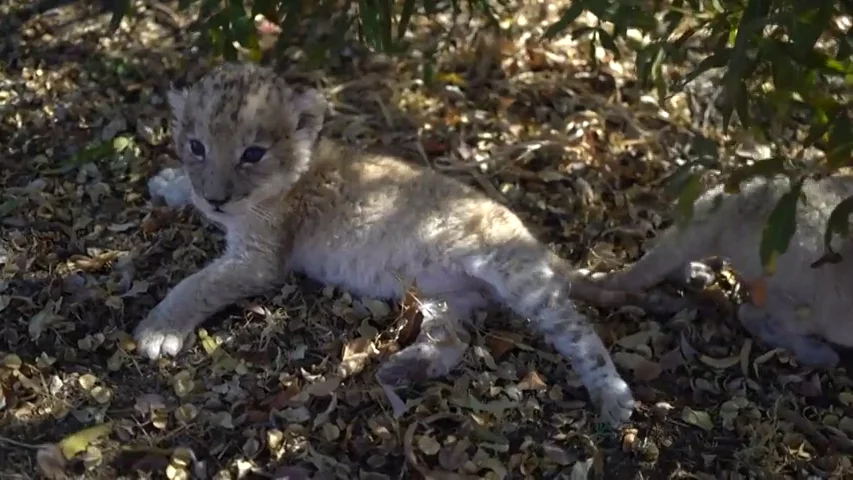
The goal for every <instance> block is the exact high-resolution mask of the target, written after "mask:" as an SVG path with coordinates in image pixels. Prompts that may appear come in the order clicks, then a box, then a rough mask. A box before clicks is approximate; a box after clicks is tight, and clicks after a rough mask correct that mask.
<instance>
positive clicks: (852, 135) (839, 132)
mask: <svg viewBox="0 0 853 480" xmlns="http://www.w3.org/2000/svg"><path fill="white" fill-rule="evenodd" d="M851 155H853V124H851V122H850V116H849V115H847V114H846V113H842V114H840V115H838V116H837V117H836V118H835V121H834V122H832V126H831V127H830V131H829V150H828V151H827V152H826V159H827V162H828V163H829V165H830V166H832V167H834V168H838V167H844V166H848V165H850V163H851Z"/></svg>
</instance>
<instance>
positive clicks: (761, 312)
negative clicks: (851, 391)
mask: <svg viewBox="0 0 853 480" xmlns="http://www.w3.org/2000/svg"><path fill="white" fill-rule="evenodd" d="M737 314H738V319H739V320H740V322H741V324H742V325H743V326H744V328H746V329H747V330H748V331H749V333H751V334H752V335H753V336H755V337H756V338H758V339H759V340H761V341H762V342H764V343H765V344H766V345H767V346H769V347H771V348H782V349H784V350H787V351H789V352H791V353H793V354H794V356H795V357H796V358H797V361H798V362H799V363H800V364H802V365H805V366H809V367H815V368H832V367H835V366H836V365H838V362H839V356H838V352H836V351H835V349H834V348H832V346H830V345H829V344H828V343H825V342H822V341H820V340H818V339H816V338H812V337H809V336H806V335H802V334H800V333H797V332H795V331H794V330H793V329H792V328H791V327H790V326H789V325H793V324H794V323H793V322H797V321H798V320H797V318H795V316H796V315H797V313H796V311H795V309H794V308H792V307H790V306H788V307H785V308H777V309H776V311H773V312H770V311H769V310H768V309H766V308H762V307H759V306H756V305H753V304H751V303H743V304H741V305H740V306H739V307H738V311H737Z"/></svg>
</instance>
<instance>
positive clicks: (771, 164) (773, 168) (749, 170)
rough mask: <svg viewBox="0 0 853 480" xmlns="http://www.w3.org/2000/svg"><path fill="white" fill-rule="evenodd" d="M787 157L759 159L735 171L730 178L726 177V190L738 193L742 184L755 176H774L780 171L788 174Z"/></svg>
mask: <svg viewBox="0 0 853 480" xmlns="http://www.w3.org/2000/svg"><path fill="white" fill-rule="evenodd" d="M785 167H786V165H785V159H784V158H783V157H773V158H768V159H766V160H758V161H756V162H755V163H753V164H752V165H746V166H743V167H740V168H738V169H737V170H735V171H733V172H732V173H731V174H730V175H729V178H728V179H726V184H725V187H724V189H725V192H726V193H737V192H739V191H740V184H741V183H743V182H744V181H745V180H749V179H750V178H754V177H758V176H760V177H764V178H772V177H773V176H775V175H778V174H780V173H785V174H787V169H786V168H785Z"/></svg>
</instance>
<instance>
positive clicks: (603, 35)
mask: <svg viewBox="0 0 853 480" xmlns="http://www.w3.org/2000/svg"><path fill="white" fill-rule="evenodd" d="M595 32H596V34H597V35H598V41H599V42H601V46H602V47H604V48H606V49H607V50H609V51H610V52H613V58H615V59H617V60H618V59H619V47H617V46H616V42H615V41H614V40H613V37H612V36H611V35H610V34H609V33H607V31H606V30H604V29H603V28H597V29H596V30H595Z"/></svg>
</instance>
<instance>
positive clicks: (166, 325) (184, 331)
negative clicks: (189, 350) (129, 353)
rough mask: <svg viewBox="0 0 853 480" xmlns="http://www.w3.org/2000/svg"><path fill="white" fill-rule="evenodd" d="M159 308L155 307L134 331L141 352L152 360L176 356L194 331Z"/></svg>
mask: <svg viewBox="0 0 853 480" xmlns="http://www.w3.org/2000/svg"><path fill="white" fill-rule="evenodd" d="M158 310H159V309H157V308H155V309H154V310H153V311H152V312H151V313H150V314H149V315H148V316H147V317H146V318H145V320H143V321H142V322H141V323H140V324H139V325H137V327H136V328H135V329H134V331H133V337H134V339H135V340H136V345H137V347H138V348H139V352H140V353H141V354H142V355H145V356H146V357H148V358H150V359H151V360H156V359H158V358H160V357H162V356H165V355H170V356H173V357H174V356H176V355H177V354H178V352H180V351H181V348H183V346H184V342H185V341H186V339H187V337H188V336H189V334H190V333H191V332H192V329H191V328H189V329H188V328H184V326H183V325H181V324H179V323H176V322H175V321H174V320H173V319H172V318H170V317H169V316H168V315H164V314H161V313H160V312H159V311H158Z"/></svg>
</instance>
